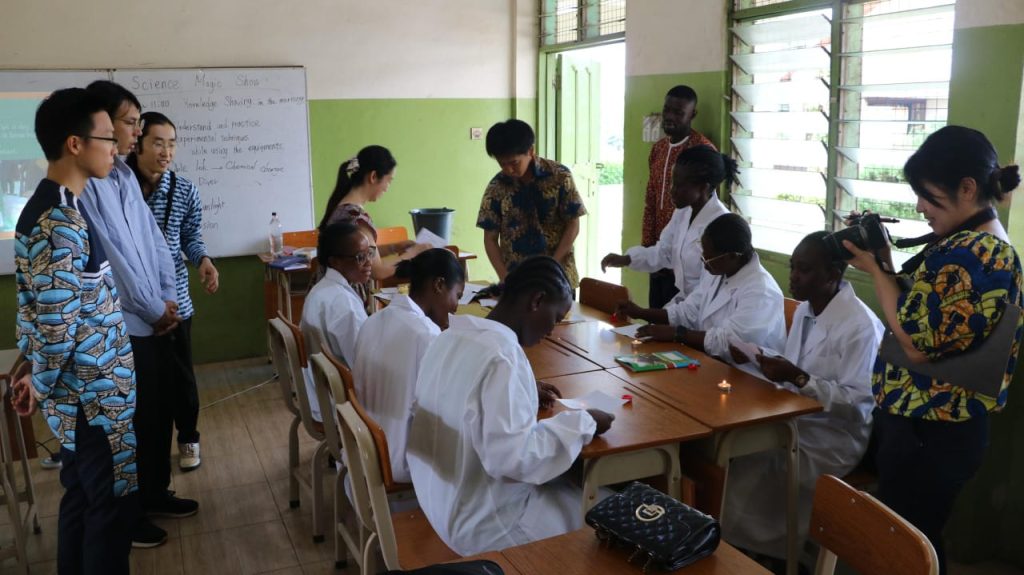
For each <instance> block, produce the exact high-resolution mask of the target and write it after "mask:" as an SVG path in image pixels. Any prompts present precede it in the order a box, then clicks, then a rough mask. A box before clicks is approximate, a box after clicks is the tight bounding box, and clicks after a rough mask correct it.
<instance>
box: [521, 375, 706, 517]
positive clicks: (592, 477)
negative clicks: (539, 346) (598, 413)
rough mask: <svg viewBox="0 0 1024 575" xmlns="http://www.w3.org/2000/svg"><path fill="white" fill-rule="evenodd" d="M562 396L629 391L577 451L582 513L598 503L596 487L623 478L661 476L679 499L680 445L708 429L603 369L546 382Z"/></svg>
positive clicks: (545, 412)
mask: <svg viewBox="0 0 1024 575" xmlns="http://www.w3.org/2000/svg"><path fill="white" fill-rule="evenodd" d="M547 381H548V383H551V384H553V385H555V386H556V387H558V389H559V391H561V393H562V397H564V398H573V397H581V396H584V395H586V394H587V393H590V392H591V391H595V390H596V391H601V392H604V393H606V394H608V395H610V396H612V397H616V398H619V397H622V395H624V394H629V395H631V396H632V397H633V401H632V402H631V403H627V404H626V405H623V406H621V407H618V408H617V409H614V410H612V411H611V413H612V414H613V415H614V416H615V421H614V422H613V423H612V426H611V428H610V429H609V430H608V431H606V432H605V433H604V434H602V435H599V436H597V437H595V438H594V440H593V441H591V442H590V443H589V444H588V445H587V446H586V447H584V448H583V452H582V453H581V454H580V456H581V458H582V459H583V511H584V513H586V511H587V510H589V509H590V508H591V507H592V506H593V505H594V503H596V501H597V493H598V489H599V488H600V487H602V486H605V485H613V484H616V483H621V482H623V481H631V480H636V479H643V478H644V477H651V476H652V475H662V476H664V477H665V479H666V483H667V485H668V491H669V495H671V496H672V497H675V498H676V499H679V498H680V484H679V483H680V467H679V444H680V443H682V442H684V441H691V440H694V439H699V438H702V437H708V436H709V435H711V429H710V428H708V427H707V426H705V425H701V424H700V423H698V422H697V421H695V420H694V419H693V418H691V417H689V416H686V415H684V414H683V413H681V412H679V411H678V410H675V409H672V408H671V407H669V406H668V405H666V404H664V403H663V402H661V401H658V400H655V399H653V398H652V397H650V396H648V395H647V394H645V393H644V392H643V391H641V390H639V389H637V388H635V387H633V386H630V385H628V384H626V383H625V382H623V381H622V380H620V379H618V378H616V377H614V376H612V375H611V374H609V373H608V372H606V371H592V372H588V373H578V374H575V375H567V376H563V377H556V378H550V379H548V380H547ZM566 409H567V408H566V407H565V406H563V405H562V404H560V403H557V402H556V403H555V407H554V408H552V409H548V410H541V413H540V417H541V418H544V417H550V416H551V415H554V414H555V413H558V412H561V411H565V410H566Z"/></svg>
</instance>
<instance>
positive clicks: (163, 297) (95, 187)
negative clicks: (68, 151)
mask: <svg viewBox="0 0 1024 575" xmlns="http://www.w3.org/2000/svg"><path fill="white" fill-rule="evenodd" d="M86 90H87V91H88V92H89V93H90V94H92V95H93V96H94V97H96V98H97V99H99V100H100V101H101V102H102V103H103V105H104V107H105V108H106V111H107V113H108V114H110V117H111V118H112V119H113V122H114V135H115V137H116V138H117V153H118V157H116V158H115V159H114V169H113V171H111V172H110V175H109V176H107V177H106V178H102V179H100V178H91V179H90V180H89V183H88V185H87V186H86V188H85V192H84V193H83V194H82V198H81V201H82V205H83V206H85V208H86V210H87V211H88V213H89V214H90V216H91V218H92V221H91V223H92V224H93V228H94V231H95V232H96V236H97V237H98V238H99V240H100V243H101V244H102V245H103V249H104V251H105V252H106V254H107V257H108V259H109V261H110V267H111V269H112V270H113V272H114V281H115V283H116V285H117V291H118V293H119V295H120V297H121V304H122V311H123V314H124V321H125V325H126V326H127V328H128V335H129V336H130V337H131V342H132V349H133V350H134V354H135V372H136V381H137V398H136V401H137V405H136V411H135V417H134V425H135V433H136V437H137V439H138V474H139V493H140V496H141V501H140V503H141V505H142V510H143V517H141V518H140V520H139V521H138V522H137V523H136V525H135V527H134V530H133V533H132V545H133V546H135V547H155V546H157V545H161V544H162V543H164V542H165V541H166V540H167V532H166V531H164V530H163V529H161V528H159V527H157V526H156V525H154V524H153V523H152V522H151V521H149V519H148V516H149V515H157V516H164V517H187V516H189V515H194V514H195V513H196V512H197V511H198V509H199V504H198V503H197V502H196V501H193V500H191V499H180V498H178V497H174V496H173V495H172V494H171V493H170V492H169V491H168V487H169V486H170V483H171V437H172V435H173V427H172V417H173V410H172V406H173V401H174V400H173V397H171V396H170V394H169V393H168V391H169V390H170V389H173V387H172V386H173V384H174V382H173V381H171V380H172V378H173V374H174V373H175V370H174V367H173V363H172V361H171V358H172V357H173V352H172V351H171V342H170V340H169V338H167V337H165V336H166V334H168V333H170V332H171V331H172V330H173V329H175V327H177V325H178V323H179V322H180V321H181V317H180V316H179V315H178V304H177V289H176V286H175V273H174V262H173V260H172V259H171V252H170V250H169V249H168V247H167V242H166V241H165V240H164V236H163V234H162V233H161V232H160V228H159V227H158V226H157V223H156V220H155V219H154V218H153V214H152V212H150V210H149V207H148V206H147V205H146V203H145V201H144V200H143V197H142V192H141V191H140V189H139V183H138V181H137V180H136V179H135V174H133V173H132V170H131V168H130V167H128V165H127V164H125V162H124V159H123V156H125V155H127V154H128V153H129V152H131V151H132V149H133V148H134V146H135V142H136V139H137V138H138V136H139V134H140V132H141V130H140V125H139V116H140V109H141V107H142V106H141V104H140V103H139V100H138V99H137V98H136V97H135V95H134V94H132V93H131V92H129V91H128V90H126V89H125V88H123V87H122V86H120V85H118V84H115V83H113V82H108V81H105V80H98V81H96V82H93V83H92V84H89V86H88V88H86Z"/></svg>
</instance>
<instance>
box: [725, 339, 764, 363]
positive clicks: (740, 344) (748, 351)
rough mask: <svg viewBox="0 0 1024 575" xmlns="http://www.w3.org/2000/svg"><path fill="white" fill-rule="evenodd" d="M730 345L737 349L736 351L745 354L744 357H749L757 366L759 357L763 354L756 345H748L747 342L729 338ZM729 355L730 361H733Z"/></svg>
mask: <svg viewBox="0 0 1024 575" xmlns="http://www.w3.org/2000/svg"><path fill="white" fill-rule="evenodd" d="M729 345H731V346H733V347H735V348H736V349H738V350H740V351H741V352H743V355H745V356H747V359H748V360H750V361H751V362H754V363H755V365H756V362H757V356H758V355H760V354H761V348H759V347H757V346H756V345H754V344H752V343H747V342H745V341H743V340H740V339H736V338H732V337H730V338H729ZM729 355H730V357H729V359H730V360H731V359H732V357H731V356H732V354H729ZM730 363H734V362H730Z"/></svg>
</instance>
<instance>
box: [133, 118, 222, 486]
mask: <svg viewBox="0 0 1024 575" xmlns="http://www.w3.org/2000/svg"><path fill="white" fill-rule="evenodd" d="M141 121H142V136H141V137H140V138H139V140H138V144H137V147H136V150H135V151H134V152H133V153H131V154H130V155H129V156H128V160H127V164H128V165H129V166H130V167H131V168H132V170H133V171H134V172H135V176H136V178H137V179H138V180H139V185H140V186H141V188H142V195H143V197H145V198H146V203H147V204H148V205H149V209H150V210H152V212H153V217H154V218H155V219H156V223H157V225H158V226H160V230H161V231H162V232H163V234H164V239H165V240H166V241H167V247H168V248H170V251H171V257H172V258H173V260H174V272H175V278H176V279H177V302H178V315H179V316H181V318H182V319H181V321H180V322H179V323H178V326H177V327H176V328H174V330H173V331H171V333H170V334H168V337H169V338H170V341H171V351H172V352H173V359H174V362H173V363H174V366H175V367H176V368H177V374H175V376H174V377H172V378H171V379H172V381H173V382H174V383H175V388H174V389H173V390H171V395H172V396H173V397H174V407H173V410H174V423H175V426H177V428H178V455H179V459H178V467H180V468H181V469H182V471H191V470H193V469H196V468H198V467H199V464H200V463H201V462H202V460H201V459H200V455H199V429H198V422H199V390H198V389H197V388H196V375H195V371H194V370H193V367H192V314H193V311H194V310H193V308H192V297H191V296H190V295H189V291H188V268H187V267H185V257H187V258H188V260H189V261H190V262H192V265H194V266H196V269H197V270H198V271H199V279H200V281H201V282H202V284H203V286H204V287H205V288H206V291H207V292H208V293H211V294H212V293H214V292H216V291H217V287H218V276H219V274H218V273H217V268H216V267H215V266H214V265H213V258H211V257H210V256H209V254H208V253H207V252H206V243H204V242H203V236H202V233H201V231H202V227H203V203H202V200H200V199H199V190H198V189H197V188H196V186H195V184H193V183H192V182H191V181H189V180H188V179H186V178H184V177H183V176H179V175H178V174H177V173H175V172H173V171H172V170H171V163H172V162H173V161H174V152H175V149H176V147H177V134H176V128H175V127H174V123H172V122H171V120H170V118H168V117H167V116H164V115H163V114H161V113H159V112H146V113H145V114H142V116H141ZM182 254H184V256H185V257H182Z"/></svg>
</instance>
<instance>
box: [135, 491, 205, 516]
mask: <svg viewBox="0 0 1024 575" xmlns="http://www.w3.org/2000/svg"><path fill="white" fill-rule="evenodd" d="M198 512H199V502H198V501H196V500H195V499H182V498H180V497H175V496H173V495H171V494H170V493H168V494H167V497H166V498H165V499H164V500H163V501H161V502H160V503H158V504H156V505H153V506H150V507H149V508H148V509H146V515H149V516H150V517H178V518H181V517H190V516H192V515H195V514H196V513H198Z"/></svg>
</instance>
